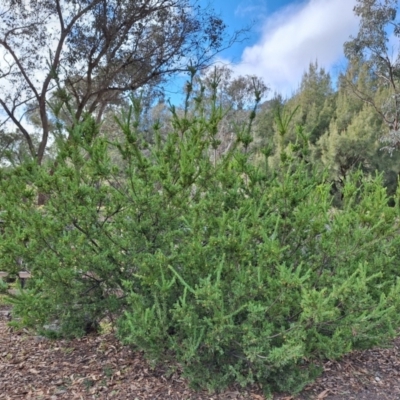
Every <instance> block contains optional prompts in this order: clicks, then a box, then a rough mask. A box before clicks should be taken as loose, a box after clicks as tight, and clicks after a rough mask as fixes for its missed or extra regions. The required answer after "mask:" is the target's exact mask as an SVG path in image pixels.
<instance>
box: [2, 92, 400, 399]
mask: <svg viewBox="0 0 400 400" xmlns="http://www.w3.org/2000/svg"><path fill="white" fill-rule="evenodd" d="M216 101H217V100H216V97H214V98H213V103H212V104H211V105H209V106H207V107H205V106H203V105H202V102H201V99H196V101H195V102H194V105H193V107H192V109H191V110H188V111H187V112H186V113H185V114H184V115H183V116H179V115H178V113H177V112H175V110H174V109H171V111H172V120H173V126H174V131H172V132H171V133H170V134H169V135H168V136H167V137H160V136H159V135H157V127H155V141H154V144H152V145H149V144H148V143H146V142H144V140H143V139H142V135H141V131H140V122H139V108H138V104H137V103H134V106H133V107H132V108H131V109H130V110H129V112H127V113H126V114H125V115H124V117H123V118H122V119H121V120H120V121H119V123H120V129H121V134H123V138H124V139H123V140H120V141H119V142H118V143H110V142H108V141H107V139H106V138H104V137H101V136H99V135H98V134H97V127H96V125H95V124H94V122H93V121H92V119H91V118H90V117H88V118H87V119H86V120H85V121H84V122H83V123H80V124H76V125H75V127H74V128H73V129H71V130H70V132H69V136H70V138H69V140H65V141H62V142H60V143H59V151H58V156H57V161H56V163H53V164H51V165H45V166H43V167H38V166H36V165H34V164H26V165H22V166H20V167H17V168H13V169H2V170H1V172H0V189H1V191H0V207H1V211H2V220H3V221H4V222H3V225H4V233H3V234H2V236H1V247H0V269H1V270H6V271H9V272H15V271H16V268H17V266H16V260H17V259H19V260H23V263H24V265H25V266H26V268H27V269H29V270H30V271H31V272H32V275H33V278H32V282H31V283H30V285H29V288H28V289H26V290H24V292H23V293H22V294H21V295H20V296H17V297H16V298H14V299H12V302H13V303H14V313H15V314H17V315H19V316H20V318H21V320H20V321H21V323H23V324H26V325H30V326H33V327H36V328H38V329H43V326H44V325H46V324H50V323H51V322H54V320H58V329H57V332H56V333H57V335H66V336H76V335H81V334H84V333H85V332H86V331H88V330H89V329H90V327H92V326H95V325H96V324H98V323H99V322H100V321H101V319H102V318H104V317H107V316H108V317H109V318H110V319H111V320H113V321H117V322H118V323H117V327H118V335H119V337H120V339H121V340H122V341H123V342H124V343H126V344H130V345H132V346H134V347H135V348H136V349H140V350H142V351H144V353H145V355H146V356H147V357H148V359H149V360H151V361H152V362H154V363H168V364H169V365H175V366H176V367H177V368H179V369H180V370H181V371H182V372H183V374H184V375H185V376H186V377H188V379H189V380H190V382H191V383H192V385H193V386H195V387H208V388H210V389H212V390H218V389H221V388H223V387H225V386H227V385H229V384H230V383H233V382H239V383H240V384H241V385H243V386H244V385H246V384H249V383H253V382H257V383H258V384H260V385H261V386H262V387H263V388H264V390H265V392H266V393H268V392H270V391H272V390H288V391H291V392H296V391H298V390H300V389H301V388H302V387H303V386H304V385H305V384H306V383H307V382H309V381H310V380H312V379H313V377H314V376H315V375H316V373H317V372H318V368H317V365H318V362H319V361H320V360H322V359H326V358H328V359H337V358H339V357H341V356H342V355H343V354H346V353H348V352H349V351H351V350H353V349H356V348H366V347H370V346H373V345H375V344H381V343H383V342H385V341H386V340H388V339H389V338H391V337H393V335H394V333H395V329H396V328H397V327H398V326H399V322H400V321H399V318H400V317H399V316H400V312H399V311H400V304H399V302H400V293H399V291H400V287H399V284H398V274H399V269H398V255H399V254H398V252H399V251H398V249H399V240H400V239H399V237H400V236H399V234H398V233H399V232H398V231H399V226H398V225H399V223H398V221H399V220H398V207H397V205H396V207H389V206H388V205H387V204H388V200H389V199H388V198H387V196H386V192H385V189H384V188H383V186H382V181H381V178H380V177H379V176H378V177H375V178H371V177H367V176H362V175H361V174H359V173H358V174H355V175H353V176H352V177H349V178H348V180H347V181H346V183H345V185H344V189H343V199H342V205H341V207H340V209H334V208H333V207H332V204H331V203H332V196H331V195H330V189H331V188H330V184H329V182H326V180H325V176H324V174H321V173H319V172H317V171H314V169H313V166H312V165H310V163H308V161H307V160H308V156H307V138H306V136H305V134H304V133H303V132H302V130H301V129H299V135H298V140H297V142H296V143H293V144H292V145H291V146H289V147H288V148H286V149H285V150H284V151H283V152H282V154H281V163H280V165H279V167H278V168H276V169H274V170H269V169H268V168H267V165H268V164H267V163H266V162H265V163H264V164H260V165H258V166H255V165H254V164H253V163H252V162H251V157H252V154H250V152H249V145H250V142H251V136H250V135H249V132H250V130H249V129H248V127H247V128H246V127H245V128H243V129H242V130H241V131H239V132H238V139H237V142H236V145H235V146H231V148H230V149H229V151H227V152H226V153H225V154H223V155H222V156H221V157H220V158H219V159H216V158H215V157H214V155H215V149H216V148H217V147H218V145H219V143H218V141H217V140H216V133H217V132H218V123H219V121H220V120H221V117H222V114H221V110H220V109H219V108H218V107H217V104H216ZM189 111H190V112H189ZM253 117H254V113H251V114H250V122H251V119H252V118H253ZM110 151H113V152H114V154H115V152H118V154H119V157H113V159H114V160H116V159H119V160H120V161H119V162H118V163H115V162H111V158H110ZM267 155H268V153H267V152H266V156H267ZM50 170H51V173H49V171H50ZM39 193H40V194H41V195H42V196H46V198H47V202H46V204H45V205H44V206H42V207H37V206H36V201H37V196H38V194H39ZM394 200H395V201H396V202H397V198H396V199H394ZM396 204H397V203H396ZM18 268H20V267H18Z"/></svg>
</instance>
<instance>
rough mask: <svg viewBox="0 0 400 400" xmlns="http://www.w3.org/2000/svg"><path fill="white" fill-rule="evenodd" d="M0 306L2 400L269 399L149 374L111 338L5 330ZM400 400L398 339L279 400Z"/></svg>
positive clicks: (327, 367)
mask: <svg viewBox="0 0 400 400" xmlns="http://www.w3.org/2000/svg"><path fill="white" fill-rule="evenodd" d="M8 312H9V309H8V308H7V307H4V306H3V307H0V399H35V400H36V399H43V400H44V399H50V400H63V399H68V400H73V399H84V400H86V399H123V400H127V399H129V400H130V399H132V400H150V399H166V400H169V399H170V400H200V399H204V400H228V399H236V400H263V399H264V397H263V396H262V393H261V391H260V390H259V389H258V388H257V387H254V388H248V389H242V388H239V387H233V388H230V389H229V390H226V391H225V392H223V393H219V394H210V393H208V392H206V391H201V392H196V391H194V390H192V389H190V388H189V386H188V384H187V382H186V381H185V379H183V378H182V377H180V376H179V374H177V373H175V374H173V375H172V376H169V375H168V374H167V370H168V369H167V368H166V367H165V368H157V369H152V368H150V366H149V364H148V363H147V362H146V361H145V359H144V358H143V356H142V354H141V353H140V352H133V351H132V350H131V349H130V348H129V347H126V346H122V345H121V344H120V343H119V342H118V341H117V340H116V338H115V336H114V335H113V334H107V335H101V336H95V335H93V336H87V337H85V338H82V339H75V340H71V341H67V340H58V341H53V340H48V339H45V338H43V337H40V336H34V335H32V334H30V333H29V332H27V331H26V332H25V331H22V332H16V331H13V330H12V329H11V328H10V327H9V326H8V325H7V313H8ZM351 399H356V400H396V399H400V338H399V339H396V340H395V341H394V342H393V344H392V347H391V348H387V349H373V350H368V351H364V352H353V353H351V354H349V355H348V356H347V357H345V358H343V359H342V360H341V361H340V362H327V363H325V364H324V373H323V374H322V376H321V377H320V378H318V379H317V381H316V382H315V383H314V384H313V385H310V386H309V387H307V388H306V389H305V390H304V391H303V392H302V393H300V394H299V395H298V396H296V397H292V396H289V395H284V394H280V395H278V394H276V395H275V396H274V400H351Z"/></svg>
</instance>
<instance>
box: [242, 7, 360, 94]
mask: <svg viewBox="0 0 400 400" xmlns="http://www.w3.org/2000/svg"><path fill="white" fill-rule="evenodd" d="M355 3H356V0H308V1H307V2H305V3H302V4H297V5H291V6H288V7H286V8H284V9H281V10H280V11H279V12H277V13H275V14H273V15H271V16H269V17H268V18H267V19H266V21H265V23H264V24H263V31H262V36H261V39H260V40H259V42H258V43H256V44H255V45H253V46H251V47H246V48H245V49H244V51H243V53H242V56H241V62H240V63H239V64H237V65H235V66H234V70H235V72H236V73H238V74H241V75H246V74H254V75H257V76H260V77H262V78H263V79H264V81H265V82H266V83H267V84H268V85H269V86H270V87H271V88H272V90H273V91H275V90H276V91H278V92H280V93H282V94H284V95H287V96H289V95H290V94H292V92H293V91H294V90H296V89H297V88H298V85H299V83H300V80H301V77H302V75H303V72H304V71H305V70H306V69H308V66H309V64H310V62H314V61H316V60H318V64H319V65H320V66H321V67H324V68H325V69H326V70H331V69H332V68H333V67H334V66H335V64H337V63H338V62H340V61H341V59H342V57H343V43H344V42H345V41H346V40H348V39H349V36H350V35H354V34H356V33H357V30H358V19H357V17H356V16H355V15H354V13H353V7H354V5H355Z"/></svg>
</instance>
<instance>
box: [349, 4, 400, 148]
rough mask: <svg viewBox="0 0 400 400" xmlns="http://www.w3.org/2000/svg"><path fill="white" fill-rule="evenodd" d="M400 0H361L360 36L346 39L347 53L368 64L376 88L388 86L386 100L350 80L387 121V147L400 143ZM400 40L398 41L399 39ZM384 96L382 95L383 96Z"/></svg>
mask: <svg viewBox="0 0 400 400" xmlns="http://www.w3.org/2000/svg"><path fill="white" fill-rule="evenodd" d="M398 5H399V2H398V1H397V0H357V5H356V6H355V8H354V11H355V14H356V15H357V16H358V17H360V28H359V31H358V34H357V36H355V37H352V38H351V39H350V40H349V41H348V42H346V43H345V46H344V48H345V54H346V56H347V57H348V59H349V60H350V62H351V63H353V64H356V65H357V64H360V63H362V64H364V65H365V67H366V68H367V70H368V73H369V74H371V76H373V77H374V78H375V80H376V90H377V91H379V90H384V92H385V94H386V96H385V98H384V101H381V102H377V101H376V99H374V98H372V97H371V96H370V95H369V93H368V92H365V91H363V90H362V89H361V88H360V87H358V86H357V85H355V84H354V81H352V80H351V79H349V80H347V84H348V85H349V87H351V89H352V90H353V92H354V93H355V94H356V95H357V96H358V97H359V98H360V99H361V100H363V101H364V102H366V103H368V104H370V105H371V106H372V107H373V109H374V110H375V112H377V113H378V115H379V116H380V117H381V118H382V120H383V121H384V122H385V125H384V128H385V129H384V130H383V132H382V135H383V138H382V139H383V140H384V141H385V142H387V144H388V145H387V147H386V148H387V149H388V150H389V151H393V150H394V149H395V148H397V147H398V146H399V145H400V85H399V84H400V80H399V79H400V69H399V67H400V54H399V48H398V47H397V48H396V45H397V46H398V44H399V39H400V21H399V20H398V16H397V9H398ZM396 42H397V43H396ZM381 100H382V99H381Z"/></svg>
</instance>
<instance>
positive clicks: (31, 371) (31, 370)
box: [29, 368, 39, 375]
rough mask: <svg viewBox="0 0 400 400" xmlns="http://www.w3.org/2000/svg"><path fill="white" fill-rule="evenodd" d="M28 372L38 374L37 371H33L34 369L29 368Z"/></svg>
mask: <svg viewBox="0 0 400 400" xmlns="http://www.w3.org/2000/svg"><path fill="white" fill-rule="evenodd" d="M29 372H30V373H31V374H36V375H37V374H38V373H39V371H38V370H37V369H35V368H31V369H30V370H29Z"/></svg>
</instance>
